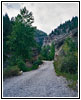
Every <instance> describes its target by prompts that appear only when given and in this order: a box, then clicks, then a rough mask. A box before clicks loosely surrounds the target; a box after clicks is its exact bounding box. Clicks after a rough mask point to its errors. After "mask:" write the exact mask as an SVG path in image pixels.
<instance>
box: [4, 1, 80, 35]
mask: <svg viewBox="0 0 81 100" xmlns="http://www.w3.org/2000/svg"><path fill="white" fill-rule="evenodd" d="M23 7H26V8H27V10H29V11H30V12H32V13H33V16H34V23H33V26H37V29H40V30H42V31H44V32H46V33H47V34H49V33H51V31H52V30H54V29H55V28H57V27H58V26H59V25H60V24H62V23H64V22H65V21H67V20H71V19H72V17H73V16H78V3H76V2H75V3H74V2H73V3H72V2H70V3H62V2H61V3H60V2H58V3H56V2H52V3H51V2H49V3H47V2H46V3H44V2H41V3H37V2H31V3H29V2H25V3H22V2H21V3H19V2H18V3H10V2H8V3H7V2H6V3H5V2H4V3H3V6H2V13H3V15H5V13H7V14H8V16H9V18H12V17H15V16H17V14H19V13H20V9H22V8H23Z"/></svg>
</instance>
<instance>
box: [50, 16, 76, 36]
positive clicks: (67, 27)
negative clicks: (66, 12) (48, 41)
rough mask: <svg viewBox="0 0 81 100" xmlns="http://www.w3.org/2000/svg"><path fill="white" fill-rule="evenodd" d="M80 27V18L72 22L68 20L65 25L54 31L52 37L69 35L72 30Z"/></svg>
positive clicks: (73, 19)
mask: <svg viewBox="0 0 81 100" xmlns="http://www.w3.org/2000/svg"><path fill="white" fill-rule="evenodd" d="M77 27H78V17H77V16H75V17H73V18H72V20H71V21H70V20H68V21H66V22H65V23H63V24H60V25H59V26H58V27H57V28H56V29H54V30H52V32H51V33H50V36H51V35H52V34H53V35H60V34H67V33H68V32H69V31H70V30H72V29H75V28H77Z"/></svg>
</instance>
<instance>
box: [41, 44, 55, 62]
mask: <svg viewBox="0 0 81 100" xmlns="http://www.w3.org/2000/svg"><path fill="white" fill-rule="evenodd" d="M54 55H55V46H54V43H52V45H51V46H49V45H47V46H44V47H43V48H42V50H41V56H42V59H43V60H53V59H54Z"/></svg>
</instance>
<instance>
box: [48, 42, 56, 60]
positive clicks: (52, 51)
mask: <svg viewBox="0 0 81 100" xmlns="http://www.w3.org/2000/svg"><path fill="white" fill-rule="evenodd" d="M54 56H55V46H54V43H52V45H51V47H50V56H49V57H50V60H53V59H54Z"/></svg>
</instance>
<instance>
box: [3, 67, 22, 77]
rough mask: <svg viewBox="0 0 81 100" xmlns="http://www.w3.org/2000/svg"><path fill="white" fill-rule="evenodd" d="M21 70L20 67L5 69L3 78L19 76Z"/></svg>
mask: <svg viewBox="0 0 81 100" xmlns="http://www.w3.org/2000/svg"><path fill="white" fill-rule="evenodd" d="M19 72H20V69H19V68H18V66H8V67H7V68H4V69H3V77H4V78H7V77H11V76H17V75H19Z"/></svg>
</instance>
